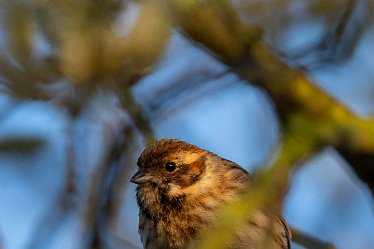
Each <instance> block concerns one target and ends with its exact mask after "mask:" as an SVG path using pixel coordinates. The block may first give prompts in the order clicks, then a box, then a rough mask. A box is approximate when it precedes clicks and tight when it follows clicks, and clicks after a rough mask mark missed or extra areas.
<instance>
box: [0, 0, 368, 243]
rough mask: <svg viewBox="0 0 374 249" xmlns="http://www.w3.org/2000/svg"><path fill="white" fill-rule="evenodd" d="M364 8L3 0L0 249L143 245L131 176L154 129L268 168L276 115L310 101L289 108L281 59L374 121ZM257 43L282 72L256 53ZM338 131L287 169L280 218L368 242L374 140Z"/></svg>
mask: <svg viewBox="0 0 374 249" xmlns="http://www.w3.org/2000/svg"><path fill="white" fill-rule="evenodd" d="M373 10H374V5H373V2H372V1H370V0H366V1H365V0H357V1H353V0H331V1H322V0H307V1H292V0H283V1H276V0H273V1H270V0H262V1H256V0H252V1H251V0H247V1H245V0H232V1H221V0H219V1H208V0H206V1H193V0H190V1H182V0H161V1H151V0H148V1H147V0H144V1H126V0H123V1H120V0H100V1H97V0H94V1H92V0H90V1H88V0H76V1H53V0H31V1H21V0H16V1H7V0H1V1H0V19H1V22H0V248H1V249H23V248H26V249H34V248H35V249H43V248H51V249H57V248H64V249H82V248H129V249H133V248H141V244H140V240H139V236H138V232H137V225H138V208H137V205H136V201H135V186H134V185H133V184H131V183H129V179H130V177H131V175H132V174H133V173H134V172H135V171H136V160H137V157H138V155H139V154H140V152H141V151H142V149H143V148H144V147H145V146H146V145H147V144H148V143H150V142H151V141H153V140H154V139H158V138H178V139H182V140H184V141H187V142H189V143H193V144H196V145H198V146H200V147H202V148H204V149H207V150H210V151H213V152H215V153H217V154H219V155H220V156H222V157H225V158H227V159H230V160H232V161H235V162H237V163H238V164H240V165H242V166H243V167H245V168H246V169H248V170H249V171H250V172H253V173H254V174H256V172H260V171H262V170H267V169H269V168H270V167H271V166H272V164H273V163H274V162H275V161H277V159H276V158H277V157H278V156H279V155H282V152H281V151H280V150H279V148H280V146H281V144H282V141H283V138H285V137H287V135H285V131H287V129H285V127H286V128H287V127H288V125H289V123H288V122H287V119H286V118H285V116H284V115H285V114H284V113H293V112H294V111H295V110H297V111H299V110H301V112H303V111H305V112H307V111H308V110H307V109H303V108H304V107H303V105H302V104H300V106H298V105H296V104H295V105H290V104H289V103H291V104H292V103H293V102H289V101H288V99H293V98H294V95H295V94H296V95H297V94H298V92H297V91H296V88H295V91H293V90H292V89H293V88H292V87H293V86H292V84H293V78H292V77H291V76H290V78H287V77H284V75H288V71H287V70H292V72H297V74H302V75H303V77H305V78H306V79H308V80H309V81H308V82H309V83H310V84H311V85H312V86H313V87H315V88H316V89H322V90H321V91H320V92H318V93H319V95H321V96H325V95H327V96H332V97H333V98H332V99H333V100H331V101H333V102H332V103H333V105H337V106H340V107H339V108H344V109H347V111H348V112H349V116H348V118H347V120H350V119H349V118H350V117H354V118H356V119H359V120H360V122H367V127H368V129H367V130H368V131H372V129H374V122H373V121H371V120H372V119H371V115H372V114H373V112H374V55H373V53H372V51H374V29H373V27H374V26H373V21H374V20H373ZM204 27H207V29H205V30H204V31H203V32H202V31H201V30H200V28H204ZM202 34H203V35H202ZM238 40H239V42H237V41H238ZM238 44H239V45H243V47H244V48H245V49H242V50H241V49H238V47H239V45H238ZM258 44H264V47H265V48H266V49H267V50H266V51H270V52H269V54H270V55H271V56H272V57H271V61H276V60H279V61H283V62H284V63H285V64H282V65H285V67H284V68H281V69H282V70H283V71H281V70H278V68H276V67H275V66H274V65H269V64H268V63H262V64H261V61H262V59H264V58H268V57H269V54H264V53H260V52H261V51H263V50H260V49H256V48H257V47H256V46H259V45H258ZM262 48H263V47H261V49H262ZM238 51H239V52H238ZM256 52H258V53H256ZM243 54H244V55H243ZM253 58H257V59H253ZM264 61H266V60H265V59H264ZM286 69H287V70H286ZM243 70H244V71H245V72H246V73H247V72H249V74H250V75H254V76H253V77H251V76H249V77H246V73H242V72H243ZM269 72H270V73H269ZM266 75H271V76H272V77H268V78H266ZM273 76H275V77H273ZM278 76H279V77H278ZM286 81H287V82H289V84H291V86H290V87H288V88H287V87H286V84H285V83H284V82H286ZM263 82H265V83H263ZM283 85H284V86H283ZM273 86H274V87H276V89H275V90H274V91H275V92H282V91H283V90H282V89H286V90H284V91H285V93H284V94H283V95H282V96H283V99H280V100H277V99H276V98H274V96H276V95H274V94H273V92H272V90H271V89H272V87H273ZM269 89H270V90H269ZM290 89H291V91H290ZM313 89H314V88H313ZM306 96H314V95H306ZM334 99H335V100H336V101H335V100H334ZM319 100H320V99H318V98H312V97H310V98H305V97H304V98H302V101H304V102H306V103H309V104H310V105H311V106H317V107H316V108H317V109H318V106H319V105H320V106H323V105H325V104H326V103H321V102H320V101H319ZM282 103H286V105H285V106H286V107H283V105H282ZM328 104H329V103H328ZM285 110H286V111H285ZM287 115H288V114H287ZM313 115H314V114H313ZM316 115H317V116H318V115H319V114H318V113H317V114H316ZM312 117H313V119H314V116H312ZM315 119H316V120H319V121H321V122H322V123H326V124H329V122H332V121H334V119H330V118H325V116H323V115H320V116H318V117H317V118H315ZM332 123H333V122H332ZM334 124H335V123H334ZM365 125H366V123H365ZM339 127H340V126H339ZM365 127H366V126H365ZM313 129H314V128H313V126H312V128H311V129H309V128H308V127H307V128H305V129H304V133H303V134H302V135H301V136H299V138H300V141H301V142H300V147H303V142H304V141H306V142H305V143H307V139H308V138H309V134H308V132H309V131H310V133H311V134H312V133H313V131H312V130H313ZM350 129H351V130H352V129H354V128H351V127H350ZM332 130H334V128H332ZM365 131H366V130H365ZM287 134H288V133H287ZM313 134H314V133H313ZM360 134H361V133H360ZM363 134H365V133H363ZM368 134H369V135H370V134H371V136H373V135H374V133H368ZM304 135H305V138H304ZM339 135H340V133H339ZM368 137H370V136H368ZM344 138H347V140H344V139H343V140H339V139H338V142H334V143H330V142H324V143H321V144H318V147H313V150H312V152H311V151H308V153H305V155H303V157H302V159H303V160H302V161H297V163H294V162H293V163H294V166H293V167H290V168H288V170H287V172H286V174H287V175H289V176H290V178H289V185H288V191H287V193H286V195H285V198H284V200H283V205H282V206H283V214H284V216H285V218H286V220H287V221H288V223H289V224H290V225H291V226H292V227H294V228H296V229H297V230H299V231H302V232H304V233H306V234H308V235H311V236H313V237H315V238H317V239H319V240H321V241H325V242H329V243H332V244H333V245H335V246H336V248H342V249H348V248H349V249H369V248H374V237H373V234H374V216H373V198H372V197H373V195H372V191H373V188H372V187H371V188H370V186H373V185H371V184H372V183H373V176H374V170H373V167H374V165H373V164H374V156H373V155H374V149H373V150H371V151H370V150H364V152H365V153H361V152H362V151H361V150H359V149H357V148H356V147H354V146H355V144H354V146H352V147H350V146H346V145H347V144H349V143H350V140H349V136H348V135H347V134H346V133H344ZM360 138H362V139H365V136H361V137H360ZM370 138H371V137H370ZM368 140H370V139H368ZM334 141H335V140H334ZM368 143H369V144H370V141H369V142H368ZM372 143H374V140H372ZM341 144H344V146H345V147H344V146H343V147H342V148H343V149H342V150H340V149H339V148H341V147H339V146H340V145H341ZM370 146H371V145H370ZM370 146H367V147H368V148H373V147H370ZM346 148H348V149H347V150H346ZM365 148H366V147H365ZM342 151H344V152H346V151H348V152H351V151H354V152H355V153H356V152H357V153H356V154H354V155H356V156H357V155H359V156H360V157H358V158H357V157H354V160H350V159H352V158H351V157H348V156H347V155H353V154H352V153H341V152H342ZM306 158H307V159H306ZM358 159H360V160H358ZM352 162H357V165H358V166H357V167H356V166H354V167H352V165H354V163H352ZM368 186H369V187H368ZM294 248H306V247H303V246H301V245H296V244H295V245H294ZM310 248H323V247H317V246H314V247H310Z"/></svg>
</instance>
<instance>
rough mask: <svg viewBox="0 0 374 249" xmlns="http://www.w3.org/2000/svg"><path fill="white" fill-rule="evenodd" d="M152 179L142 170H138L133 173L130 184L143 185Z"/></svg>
mask: <svg viewBox="0 0 374 249" xmlns="http://www.w3.org/2000/svg"><path fill="white" fill-rule="evenodd" d="M151 179H152V176H151V175H150V174H149V173H146V172H144V170H141V169H140V170H138V172H136V173H135V175H133V176H132V177H131V180H130V182H132V183H135V184H143V183H146V182H149V181H150V180H151Z"/></svg>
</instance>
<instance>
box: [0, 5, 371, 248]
mask: <svg viewBox="0 0 374 249" xmlns="http://www.w3.org/2000/svg"><path fill="white" fill-rule="evenodd" d="M373 7H374V6H373V2H372V1H353V0H344V1H341V0H333V1H322V0H314V1H313V0H310V1H303V2H302V3H301V2H299V1H291V0H290V1H286V0H283V1H268V0H262V1H240V0H237V1H226V0H202V1H197V0H160V1H154V0H142V1H119V0H117V1H116V0H113V1H111V0H101V1H97V0H94V1H93V0H75V1H57V0H56V1H53V0H31V1H21V0H15V1H1V2H0V19H1V22H0V23H1V24H0V32H1V33H0V41H1V44H0V84H1V85H0V90H1V92H2V93H4V94H6V95H9V96H11V97H12V100H13V103H14V104H15V105H16V104H17V103H20V102H21V101H28V100H45V101H48V102H50V103H51V104H54V105H56V106H57V107H58V108H61V109H63V110H65V111H66V112H67V113H68V114H69V116H70V117H71V123H72V124H73V123H74V122H75V118H76V117H78V116H79V115H80V114H81V112H82V111H83V110H85V108H87V106H88V105H89V103H90V100H91V99H92V98H94V97H95V96H97V95H98V94H100V93H101V92H103V91H104V92H109V93H111V94H113V95H115V96H116V97H117V98H118V99H119V100H120V102H121V105H122V108H123V109H124V110H125V111H127V112H128V114H129V116H130V118H129V123H128V124H120V125H119V126H120V128H121V129H123V132H122V133H121V132H120V134H122V136H123V137H118V140H113V141H108V147H107V151H106V155H107V156H106V157H105V158H104V159H103V160H102V162H100V163H99V165H100V166H98V169H97V171H96V172H95V177H96V178H97V182H99V184H97V185H93V186H92V192H91V193H89V202H90V203H91V204H92V205H93V206H97V205H99V203H100V202H105V203H106V204H105V205H104V206H105V207H106V208H107V209H106V210H105V211H103V212H102V209H100V210H99V211H98V210H96V209H95V210H93V211H92V210H91V211H92V212H88V214H87V217H86V221H85V222H86V224H87V225H86V226H87V231H90V232H89V233H88V234H90V235H89V236H91V237H90V239H89V242H88V243H87V248H89V247H92V248H106V244H105V243H104V242H103V241H105V239H104V237H105V236H104V235H103V234H106V233H108V231H102V230H103V228H102V227H103V226H102V222H103V220H107V219H109V218H108V217H105V215H107V216H109V217H110V215H111V214H112V213H111V212H114V211H113V210H115V209H116V207H115V204H116V202H115V201H114V202H112V200H110V201H108V200H104V199H105V194H103V193H108V192H109V193H112V192H113V191H114V189H115V188H113V182H109V183H108V182H107V181H110V179H111V178H108V175H110V174H111V173H112V170H113V168H115V167H118V164H121V163H123V161H124V160H125V159H124V158H126V157H130V156H132V157H136V155H132V154H131V153H132V152H133V151H134V148H133V147H131V145H130V144H132V140H131V139H134V137H136V136H137V137H139V136H143V137H145V138H146V141H147V142H150V141H152V139H153V135H152V131H151V129H150V125H149V123H150V122H152V120H150V119H149V117H147V116H145V115H144V113H142V108H141V107H140V106H139V105H137V104H136V103H135V102H134V101H133V97H132V92H131V89H132V87H133V86H134V84H136V83H137V81H138V80H139V79H141V78H142V77H145V76H147V75H148V74H149V73H151V72H152V70H153V68H154V66H155V65H156V64H157V63H158V61H159V58H160V56H162V53H163V52H164V50H165V48H166V46H167V45H168V41H169V38H170V36H171V34H172V32H175V31H177V32H180V33H182V34H183V35H184V36H185V37H186V38H188V39H189V40H190V41H191V42H193V43H196V44H198V45H199V46H201V48H202V49H205V50H207V51H209V52H210V53H211V54H212V55H214V57H215V58H216V59H217V60H220V61H221V62H223V63H224V64H226V65H227V66H228V67H229V68H230V71H232V72H235V73H236V74H237V75H238V76H239V77H241V78H242V79H244V80H246V81H247V82H248V83H251V84H255V85H258V86H259V87H260V88H262V89H264V90H265V91H266V92H267V93H268V94H269V96H270V97H271V99H272V101H273V102H274V105H275V109H276V111H277V113H278V116H279V120H280V123H281V133H282V135H281V141H280V147H279V150H278V153H279V154H278V155H277V159H276V160H275V162H274V164H273V165H272V167H270V168H269V169H268V170H264V171H261V172H259V173H258V177H257V179H256V181H255V184H254V185H253V187H252V188H251V189H250V190H248V193H247V194H246V195H245V197H244V198H243V199H242V200H241V201H239V202H238V203H234V204H233V205H232V206H228V207H227V208H225V209H224V210H222V217H223V218H222V222H221V223H219V224H218V225H217V227H216V228H214V229H213V230H212V231H210V232H209V234H207V236H205V237H204V238H205V239H204V240H203V241H201V244H200V245H199V248H204V249H206V248H224V247H225V244H227V242H228V241H229V238H230V228H232V227H233V226H236V225H238V224H240V221H241V220H242V218H243V216H245V215H248V213H250V212H251V210H253V209H255V208H259V207H263V206H272V207H275V208H276V209H279V207H280V206H281V203H282V200H283V197H284V194H285V193H286V189H287V185H288V181H289V179H288V177H289V173H290V171H291V170H292V169H293V168H294V167H296V166H297V165H299V164H300V163H301V162H302V160H304V159H306V158H308V157H310V156H311V155H313V153H315V152H317V151H319V150H321V149H322V148H324V147H325V146H333V147H335V148H336V149H337V150H338V151H339V152H340V153H341V154H342V156H343V157H344V158H345V159H346V160H348V161H349V163H350V164H351V165H352V168H353V169H354V170H355V171H356V173H357V174H358V175H359V176H360V178H361V179H362V180H363V181H365V182H366V183H367V184H368V186H369V187H370V189H371V191H372V192H373V191H374V170H373V167H372V166H373V164H374V120H373V119H372V118H367V117H360V116H358V115H356V114H355V113H354V112H352V111H351V110H349V109H348V108H347V107H346V106H344V105H343V104H342V103H340V102H338V101H337V100H335V99H334V98H332V97H331V96H329V95H328V94H327V93H326V92H324V91H323V90H321V89H320V88H319V87H318V86H317V85H316V84H315V83H314V82H313V81H312V80H311V79H310V78H308V70H311V69H313V68H316V67H324V66H328V65H331V64H334V63H341V62H343V61H345V60H348V59H349V58H350V56H351V55H352V54H353V52H354V50H355V48H356V46H357V44H358V43H359V41H360V39H361V38H362V35H363V34H365V32H368V30H370V28H371V27H373V19H372V18H371V17H372V16H373V14H374V13H373V9H374V8H373ZM301 22H305V23H306V22H310V23H314V25H318V26H319V27H321V28H320V30H321V32H320V35H319V37H317V38H316V39H315V40H314V41H311V42H310V43H308V45H307V46H306V47H300V48H298V49H296V50H292V51H289V50H287V46H286V45H287V44H284V41H285V40H286V39H285V38H284V37H285V36H286V35H287V32H288V31H289V29H290V28H291V27H292V26H294V25H297V24H300V23H301ZM371 31H372V30H371ZM212 77H213V76H212ZM201 84H203V83H201ZM352 84H354V82H352ZM167 90H168V89H166V90H165V91H167ZM158 101H160V102H162V101H167V100H163V99H159V100H158ZM11 111H12V108H9V109H8V110H7V112H11ZM4 113H5V112H4ZM1 114H2V115H5V114H3V113H1ZM1 119H2V117H0V120H1ZM132 123H134V124H135V125H132ZM138 130H140V133H139V132H138ZM71 143H73V141H71ZM41 144H42V142H41V141H39V140H37V139H36V140H35V139H28V138H25V139H24V140H20V139H19V138H17V139H10V140H7V138H3V137H0V152H7V153H11V152H14V151H21V152H24V151H27V152H31V151H33V150H35V149H37V148H39V147H40V146H41ZM71 146H72V148H70V149H71V151H70V153H67V155H68V156H69V155H70V157H72V158H74V155H73V154H74V151H75V149H74V144H71ZM67 162H68V163H70V164H71V166H70V167H68V169H69V172H70V173H68V175H70V176H72V178H74V171H75V167H76V165H75V163H76V162H75V161H74V160H73V159H71V160H67ZM114 165H117V166H114ZM127 172H128V170H127ZM99 179H100V180H99ZM108 179H109V180H108ZM122 184H125V183H122ZM114 185H115V184H114ZM76 188H77V186H76V183H75V182H74V179H72V180H71V181H69V182H68V183H67V186H66V191H65V192H64V193H65V194H66V195H65V197H64V198H68V199H69V198H72V196H73V195H69V193H71V192H74V191H76ZM120 195H121V193H112V195H111V196H115V198H119V197H118V196H120ZM113 198H114V197H113ZM64 200H65V199H64ZM65 201H66V200H65ZM68 202H69V200H67V203H68ZM63 203H65V202H63ZM65 204H66V203H65ZM270 204H271V205H270ZM274 204H275V205H274ZM99 206H100V205H99ZM63 210H64V209H62V211H63ZM108 210H109V211H108ZM98 213H100V214H101V215H100V216H98V215H97V214H98ZM103 215H104V216H103ZM0 233H1V231H0ZM302 236H303V235H295V241H297V242H298V243H301V244H302V243H306V244H307V245H311V244H310V243H311V242H310V240H308V239H305V240H303V239H302ZM300 238H301V239H300ZM305 238H306V237H305ZM123 243H124V245H123V246H124V248H126V247H127V246H129V245H126V242H123ZM316 244H318V246H315V248H317V247H318V248H327V246H328V245H325V244H323V243H316ZM310 248H312V247H310Z"/></svg>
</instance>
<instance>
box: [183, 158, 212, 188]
mask: <svg viewBox="0 0 374 249" xmlns="http://www.w3.org/2000/svg"><path fill="white" fill-rule="evenodd" d="M205 160H206V158H205V156H200V158H199V159H197V160H195V161H194V162H193V163H191V164H188V165H183V166H182V168H181V172H180V173H181V174H179V176H180V178H179V179H178V183H179V185H180V186H181V188H184V187H188V186H191V185H192V184H194V183H195V182H197V181H198V180H199V179H200V178H201V175H202V174H203V172H204V171H205V167H206V166H205Z"/></svg>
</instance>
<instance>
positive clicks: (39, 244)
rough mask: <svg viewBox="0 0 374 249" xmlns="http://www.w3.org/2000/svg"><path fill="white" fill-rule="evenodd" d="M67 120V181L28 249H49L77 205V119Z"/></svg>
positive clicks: (32, 237)
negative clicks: (59, 229)
mask: <svg viewBox="0 0 374 249" xmlns="http://www.w3.org/2000/svg"><path fill="white" fill-rule="evenodd" d="M67 118H68V119H69V122H68V123H67V127H66V128H67V132H66V148H65V153H66V154H65V155H66V167H65V170H66V171H65V173H66V175H65V181H64V184H63V185H62V188H61V190H60V193H59V194H57V197H56V199H55V201H54V202H53V203H51V207H50V209H49V210H48V211H47V212H46V214H45V216H44V217H43V218H42V219H41V221H40V222H39V224H38V225H37V227H36V228H35V229H34V231H33V234H32V236H31V240H30V242H29V245H28V246H27V247H26V248H28V249H43V248H49V247H50V243H51V241H53V238H54V236H55V235H56V234H57V232H56V231H57V230H58V228H60V227H61V226H62V225H63V222H64V220H65V219H66V218H67V216H68V215H69V214H70V212H72V211H73V209H74V208H75V207H76V204H77V202H76V198H75V197H76V196H77V187H76V181H77V179H76V173H77V172H76V170H77V165H76V153H77V151H76V144H75V137H76V136H75V135H76V134H75V118H73V117H72V116H68V117H67Z"/></svg>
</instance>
